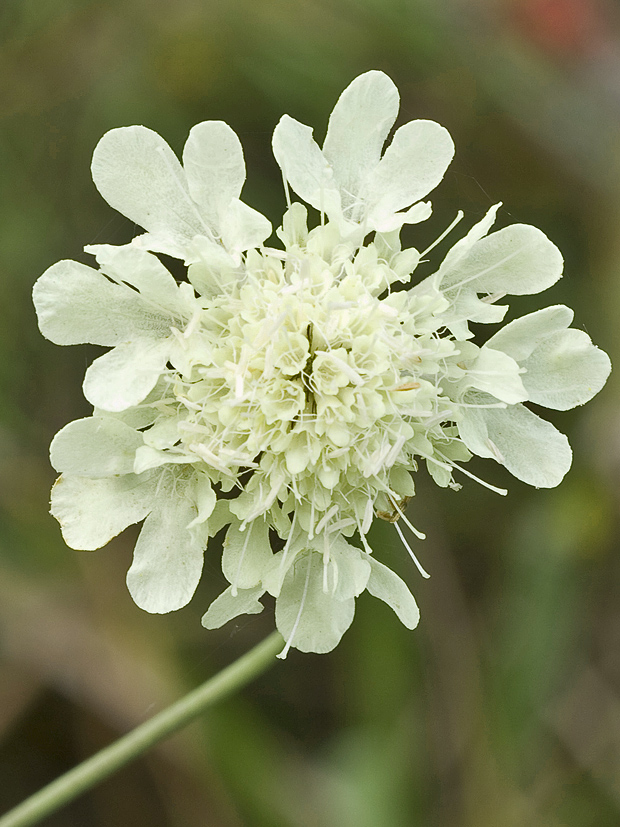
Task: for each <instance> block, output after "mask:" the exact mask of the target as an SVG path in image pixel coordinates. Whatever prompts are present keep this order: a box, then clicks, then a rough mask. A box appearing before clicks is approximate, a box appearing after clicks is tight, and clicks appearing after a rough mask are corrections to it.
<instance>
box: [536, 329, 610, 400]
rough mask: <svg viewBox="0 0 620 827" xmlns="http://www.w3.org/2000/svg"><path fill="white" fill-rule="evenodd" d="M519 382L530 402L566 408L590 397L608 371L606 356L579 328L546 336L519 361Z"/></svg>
mask: <svg viewBox="0 0 620 827" xmlns="http://www.w3.org/2000/svg"><path fill="white" fill-rule="evenodd" d="M523 367H524V368H525V370H526V373H525V374H524V376H523V384H524V385H525V389H526V391H527V392H528V396H529V398H530V399H531V401H532V402H535V403H536V404H538V405H544V406H545V407H547V408H554V409H555V410H558V411H566V410H568V409H569V408H574V407H575V406H576V405H583V404H584V403H586V402H587V401H588V400H590V399H592V397H593V396H595V395H596V394H597V393H598V392H599V391H600V389H601V388H602V387H603V385H604V384H605V382H606V381H607V377H608V376H609V373H610V371H611V362H610V361H609V356H607V354H606V353H605V352H604V351H602V350H599V348H597V347H596V346H595V345H593V344H592V341H591V339H590V337H589V336H588V334H587V333H584V332H583V331H582V330H574V329H573V328H569V330H561V331H559V332H557V333H554V334H553V335H552V336H549V337H548V338H547V339H545V341H544V342H542V343H541V344H540V345H539V346H538V347H537V348H536V350H535V351H534V352H533V353H532V355H531V356H530V358H529V359H526V361H525V362H523Z"/></svg>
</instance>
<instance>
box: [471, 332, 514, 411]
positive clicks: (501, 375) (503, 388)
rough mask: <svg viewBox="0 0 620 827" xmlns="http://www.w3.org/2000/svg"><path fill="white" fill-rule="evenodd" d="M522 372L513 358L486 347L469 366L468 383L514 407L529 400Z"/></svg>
mask: <svg viewBox="0 0 620 827" xmlns="http://www.w3.org/2000/svg"><path fill="white" fill-rule="evenodd" d="M520 372H521V369H520V368H519V365H518V364H517V363H516V362H515V360H514V359H513V358H512V357H511V356H508V354H507V353H504V352H503V351H502V350H493V349H492V348H490V347H487V346H486V345H485V346H484V347H481V348H480V350H479V351H478V355H477V356H476V358H475V359H474V360H473V361H472V362H471V363H470V364H468V366H467V381H468V382H469V383H470V385H471V387H474V388H477V389H478V390H480V391H486V393H490V394H492V395H493V396H494V397H495V398H496V399H499V400H501V401H502V402H507V403H508V404H509V405H514V404H515V403H516V402H525V400H526V399H527V398H528V396H527V392H526V390H525V388H524V386H523V381H522V377H521V376H520V375H519V374H520Z"/></svg>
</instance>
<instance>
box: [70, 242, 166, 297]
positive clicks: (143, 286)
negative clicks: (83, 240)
mask: <svg viewBox="0 0 620 827" xmlns="http://www.w3.org/2000/svg"><path fill="white" fill-rule="evenodd" d="M84 250H85V251H86V252H87V253H91V254H92V255H94V256H95V258H96V259H97V263H98V264H99V266H100V267H101V270H102V272H103V273H105V274H106V276H109V277H110V278H112V279H114V281H116V282H117V283H120V284H123V283H127V284H131V285H132V286H133V287H136V288H137V289H138V290H139V291H140V293H142V294H143V295H144V296H145V297H146V298H147V299H148V301H149V302H150V303H151V304H152V303H153V302H161V303H162V304H163V305H164V307H166V308H167V309H168V310H169V312H172V311H173V310H174V307H175V305H176V304H177V302H178V298H179V288H178V285H177V283H176V281H175V280H174V278H173V276H172V274H171V273H170V272H169V271H168V270H167V269H166V268H165V267H164V265H163V264H162V263H161V261H160V260H159V259H158V258H157V256H154V255H153V254H152V253H148V252H147V251H146V250H141V249H140V248H139V247H137V246H136V245H135V244H125V245H124V246H122V247H115V246H114V245H113V244H91V245H89V246H87V247H84ZM145 310H146V308H145ZM149 312H152V310H150V311H149Z"/></svg>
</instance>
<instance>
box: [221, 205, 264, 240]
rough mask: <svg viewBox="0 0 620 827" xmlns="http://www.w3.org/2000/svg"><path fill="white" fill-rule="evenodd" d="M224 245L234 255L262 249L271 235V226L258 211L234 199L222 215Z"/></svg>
mask: <svg viewBox="0 0 620 827" xmlns="http://www.w3.org/2000/svg"><path fill="white" fill-rule="evenodd" d="M221 234H222V243H223V244H224V247H226V249H227V250H230V252H231V253H233V254H235V253H236V254H239V253H243V252H245V251H246V250H249V249H250V248H251V247H260V245H261V244H262V243H263V241H264V240H265V239H266V238H268V237H269V236H270V235H271V224H270V222H269V221H268V220H267V219H266V218H265V216H264V215H261V213H259V212H258V211H257V210H254V209H252V207H248V205H247V204H244V203H243V201H239V199H234V200H233V201H231V202H230V204H229V205H228V208H227V209H226V211H225V212H224V214H223V215H222V221H221Z"/></svg>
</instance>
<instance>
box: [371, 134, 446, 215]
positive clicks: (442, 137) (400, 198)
mask: <svg viewBox="0 0 620 827" xmlns="http://www.w3.org/2000/svg"><path fill="white" fill-rule="evenodd" d="M453 157H454V143H453V141H452V138H451V137H450V133H449V132H448V130H447V129H444V127H443V126H440V125H439V124H438V123H435V122H434V121H423V120H420V121H411V122H410V123H408V124H405V125H404V126H401V127H400V129H397V130H396V133H395V135H394V138H393V140H392V143H391V144H390V146H389V147H388V148H387V150H386V151H385V155H384V156H383V158H382V159H381V161H380V162H379V164H378V166H377V167H376V168H375V169H374V170H373V171H372V173H371V175H370V178H369V180H368V182H367V184H366V185H365V186H364V188H363V190H362V192H363V197H364V198H365V200H367V202H368V206H369V220H370V223H371V225H372V226H375V225H379V224H382V223H383V222H385V221H386V220H387V219H388V218H389V217H390V216H392V215H393V214H394V213H395V212H397V211H398V210H402V209H405V208H406V207H409V206H411V204H414V203H415V202H416V201H419V200H420V199H421V198H423V197H424V196H425V195H427V194H428V193H429V192H431V190H433V189H435V187H436V186H437V184H438V183H439V182H440V181H441V179H442V178H443V176H444V173H445V171H446V169H447V168H448V165H449V164H450V161H451V160H452V158H453Z"/></svg>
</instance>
